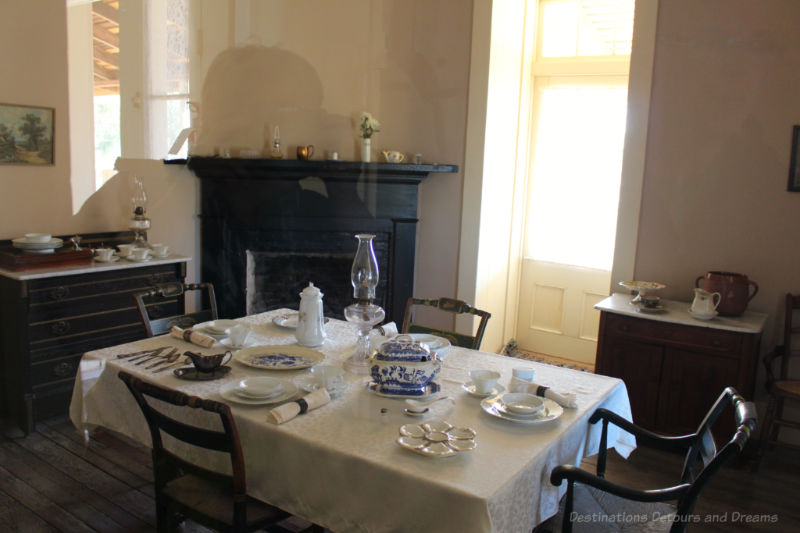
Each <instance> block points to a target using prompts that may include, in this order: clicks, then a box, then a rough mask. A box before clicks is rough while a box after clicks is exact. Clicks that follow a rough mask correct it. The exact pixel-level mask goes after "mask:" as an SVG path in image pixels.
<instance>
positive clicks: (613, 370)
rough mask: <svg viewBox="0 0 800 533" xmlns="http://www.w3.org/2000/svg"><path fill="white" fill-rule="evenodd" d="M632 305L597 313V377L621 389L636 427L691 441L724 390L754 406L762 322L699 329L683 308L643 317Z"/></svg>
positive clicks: (722, 320)
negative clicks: (624, 389) (611, 379)
mask: <svg viewBox="0 0 800 533" xmlns="http://www.w3.org/2000/svg"><path fill="white" fill-rule="evenodd" d="M630 300H631V296H630V295H627V294H619V293H616V294H612V295H611V296H609V297H608V298H606V299H605V300H603V301H601V302H599V303H598V304H597V305H595V308H596V309H598V310H599V311H600V331H599V335H598V342H597V359H596V362H595V372H597V373H598V374H605V375H608V376H614V377H618V378H620V379H622V380H623V381H624V382H625V386H626V387H627V389H628V396H629V398H630V401H631V410H632V411H633V420H634V422H636V423H637V424H639V425H640V426H642V427H645V428H647V429H650V430H653V431H657V432H660V433H665V434H674V435H679V434H686V433H691V432H693V431H695V430H696V429H697V426H698V425H699V424H700V421H701V419H702V417H703V415H704V414H705V413H706V412H707V411H708V409H709V408H710V407H711V405H712V404H713V403H714V400H716V398H717V397H718V396H719V394H720V393H721V392H722V390H723V389H724V388H725V387H726V386H729V385H730V386H733V387H735V388H736V390H737V391H738V392H739V393H740V394H742V395H744V396H745V397H746V398H747V399H749V400H751V399H752V398H753V392H754V387H755V375H756V364H757V359H758V352H759V344H760V342H761V332H762V330H763V328H764V323H765V322H766V319H767V315H765V314H761V313H754V312H746V313H744V314H743V315H742V316H739V317H716V318H714V319H713V320H708V321H701V320H697V319H695V318H692V316H691V315H690V314H689V313H688V309H689V306H690V303H688V302H678V301H671V300H663V303H664V307H665V310H664V311H663V312H660V313H649V312H648V313H645V312H640V311H638V310H637V309H636V308H635V307H634V306H633V305H631V303H630ZM728 418H730V420H732V418H731V417H728V416H726V419H728Z"/></svg>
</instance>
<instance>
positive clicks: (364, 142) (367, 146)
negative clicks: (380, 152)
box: [361, 139, 372, 163]
mask: <svg viewBox="0 0 800 533" xmlns="http://www.w3.org/2000/svg"><path fill="white" fill-rule="evenodd" d="M371 141H372V139H361V161H363V162H364V163H369V162H370V161H372V143H371Z"/></svg>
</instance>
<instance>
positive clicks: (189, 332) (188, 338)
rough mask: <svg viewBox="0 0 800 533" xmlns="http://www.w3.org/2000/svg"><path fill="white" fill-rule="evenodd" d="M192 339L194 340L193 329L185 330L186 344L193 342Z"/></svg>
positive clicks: (184, 338)
mask: <svg viewBox="0 0 800 533" xmlns="http://www.w3.org/2000/svg"><path fill="white" fill-rule="evenodd" d="M191 339H192V330H191V329H185V330H183V340H185V341H186V342H191Z"/></svg>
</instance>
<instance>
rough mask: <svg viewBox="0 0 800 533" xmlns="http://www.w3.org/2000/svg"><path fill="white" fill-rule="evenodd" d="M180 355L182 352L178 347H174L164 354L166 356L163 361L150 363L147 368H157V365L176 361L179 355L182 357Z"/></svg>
mask: <svg viewBox="0 0 800 533" xmlns="http://www.w3.org/2000/svg"><path fill="white" fill-rule="evenodd" d="M180 355H181V354H180V352H179V351H178V349H177V348H173V349H172V350H170V351H169V352H168V353H166V354H164V356H163V357H164V358H163V359H162V360H161V361H156V362H155V363H152V364H149V365H147V366H146V367H145V368H146V369H147V370H151V369H153V368H156V367H157V366H161V365H165V364H167V363H174V362H175V361H176V360H177V359H178V357H180Z"/></svg>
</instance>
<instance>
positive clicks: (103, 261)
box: [92, 255, 119, 263]
mask: <svg viewBox="0 0 800 533" xmlns="http://www.w3.org/2000/svg"><path fill="white" fill-rule="evenodd" d="M92 260H93V261H95V262H97V263H114V262H115V261H119V257H117V256H116V255H112V256H111V257H110V258H109V259H100V258H99V257H93V258H92Z"/></svg>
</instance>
